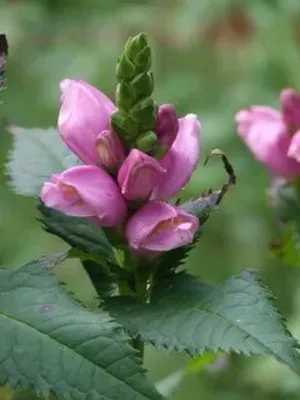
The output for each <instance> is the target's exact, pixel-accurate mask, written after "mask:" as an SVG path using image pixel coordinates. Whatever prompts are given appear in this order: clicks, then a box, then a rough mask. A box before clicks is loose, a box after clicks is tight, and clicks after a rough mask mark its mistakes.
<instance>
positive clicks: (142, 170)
mask: <svg viewBox="0 0 300 400" xmlns="http://www.w3.org/2000/svg"><path fill="white" fill-rule="evenodd" d="M164 174H165V170H164V169H163V168H162V167H161V166H160V164H159V162H158V161H157V160H156V159H155V158H152V157H150V156H148V155H147V154H145V153H143V152H142V151H140V150H137V149H133V150H131V151H130V153H129V155H128V157H127V158H126V160H125V161H124V163H123V164H122V166H121V168H120V170H119V173H118V182H119V185H120V188H121V192H122V194H123V196H124V197H125V198H126V199H127V200H147V199H148V198H149V197H150V195H151V193H152V192H153V190H154V189H155V188H156V186H157V185H158V183H159V181H160V179H162V177H163V176H164Z"/></svg>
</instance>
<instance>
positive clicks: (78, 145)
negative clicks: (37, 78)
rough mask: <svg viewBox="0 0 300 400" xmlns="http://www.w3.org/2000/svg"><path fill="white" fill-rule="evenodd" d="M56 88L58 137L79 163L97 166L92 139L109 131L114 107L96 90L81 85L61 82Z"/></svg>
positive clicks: (85, 83) (72, 81)
mask: <svg viewBox="0 0 300 400" xmlns="http://www.w3.org/2000/svg"><path fill="white" fill-rule="evenodd" d="M60 88H61V92H62V94H61V108H60V112H59V117H58V127H59V130H60V134H61V136H62V138H63V140H64V141H65V142H66V144H67V145H68V146H69V148H70V149H71V150H72V151H73V152H74V153H75V154H77V156H78V157H79V158H80V159H81V160H82V161H83V162H85V163H86V164H98V163H99V155H98V153H97V150H96V145H95V142H96V138H97V136H98V135H99V134H100V133H101V132H102V131H104V130H106V129H109V127H110V116H111V114H112V113H114V112H115V111H116V107H115V105H114V104H113V103H112V102H111V100H110V99H109V98H108V97H106V96H105V95H104V94H103V93H102V92H100V90H98V89H96V88H94V87H93V86H92V85H90V84H89V83H87V82H85V81H81V80H70V79H65V80H63V81H62V82H61V84H60Z"/></svg>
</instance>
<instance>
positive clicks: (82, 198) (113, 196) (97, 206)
mask: <svg viewBox="0 0 300 400" xmlns="http://www.w3.org/2000/svg"><path fill="white" fill-rule="evenodd" d="M41 198H42V201H43V202H44V203H45V205H46V206H47V207H50V208H55V209H56V210H58V211H61V212H63V213H64V214H66V215H71V216H75V217H96V218H97V219H98V221H99V223H100V224H101V225H102V226H114V225H117V224H119V223H120V222H121V220H122V218H123V217H124V216H125V213H126V205H125V201H124V199H123V197H122V195H121V193H120V190H119V188H118V186H117V185H116V183H115V182H114V180H113V179H112V178H111V177H110V176H109V175H108V174H107V173H106V172H105V171H103V170H102V169H101V168H99V167H96V166H94V165H80V166H77V167H72V168H69V169H67V170H66V171H64V172H62V173H61V174H55V175H52V177H51V180H50V182H46V183H45V184H44V186H43V188H42V194H41Z"/></svg>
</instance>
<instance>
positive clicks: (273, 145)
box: [235, 106, 300, 178]
mask: <svg viewBox="0 0 300 400" xmlns="http://www.w3.org/2000/svg"><path fill="white" fill-rule="evenodd" d="M235 120H236V122H237V124H238V127H237V129H238V133H239V135H240V136H241V137H242V139H243V140H244V142H245V143H246V144H247V146H248V147H249V149H250V151H251V152H252V153H253V154H254V156H255V158H256V159H257V160H258V161H260V162H261V163H263V164H264V165H265V166H266V167H267V168H268V169H269V170H270V171H271V173H272V174H273V175H274V176H282V177H287V178H291V177H293V176H295V175H299V174H300V164H298V163H297V162H296V161H295V160H293V159H292V158H290V157H289V154H288V151H289V147H290V144H291V136H290V135H289V132H288V129H287V126H286V123H285V121H284V118H283V115H282V114H281V113H280V112H279V111H277V110H275V109H273V108H271V107H266V106H253V107H251V108H249V109H244V110H241V111H239V112H238V113H237V114H236V116H235Z"/></svg>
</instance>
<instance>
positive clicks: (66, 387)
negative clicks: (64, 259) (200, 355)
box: [0, 258, 162, 400]
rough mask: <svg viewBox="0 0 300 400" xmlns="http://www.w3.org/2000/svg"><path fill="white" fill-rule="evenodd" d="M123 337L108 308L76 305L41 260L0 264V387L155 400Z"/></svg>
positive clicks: (67, 396) (80, 396) (73, 395)
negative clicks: (13, 265)
mask: <svg viewBox="0 0 300 400" xmlns="http://www.w3.org/2000/svg"><path fill="white" fill-rule="evenodd" d="M55 260H57V258H55ZM43 265H45V264H44V263H43ZM46 266H47V268H50V265H49V259H48V261H47V263H46ZM127 340H128V338H127V336H125V335H124V333H123V330H122V328H121V327H120V326H119V325H118V324H117V323H116V322H114V321H113V320H112V319H111V317H110V316H109V315H108V314H107V313H105V312H101V313H93V312H90V311H89V310H87V309H85V308H84V307H82V306H81V305H80V304H78V303H77V302H76V301H75V300H74V299H73V298H72V297H70V295H68V293H67V292H66V291H65V290H64V289H63V288H62V287H61V286H59V285H58V284H57V282H55V280H54V278H53V277H52V276H51V273H50V271H49V269H46V268H42V267H41V263H39V262H35V263H32V264H28V265H26V266H24V267H22V268H21V269H20V270H18V271H13V272H11V271H9V270H4V269H0V343H1V347H0V383H1V384H2V385H4V384H6V383H8V384H9V385H10V386H11V387H12V388H14V389H16V388H29V389H34V390H35V391H36V392H37V393H38V394H42V395H47V394H49V393H53V394H54V395H55V396H57V397H58V398H63V399H70V398H71V399H75V400H76V399H80V400H83V399H91V400H94V399H95V400H96V399H97V400H98V399H101V400H102V399H103V400H126V399H128V400H150V399H151V400H152V399H153V400H156V399H161V398H162V397H161V395H160V394H159V393H158V392H157V391H156V389H155V388H154V386H152V384H151V383H150V382H148V380H147V378H146V377H145V371H144V370H143V368H142V366H141V362H140V360H139V359H138V358H137V356H136V353H135V351H134V350H133V349H132V348H131V347H130V346H129V344H128V343H127Z"/></svg>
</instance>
